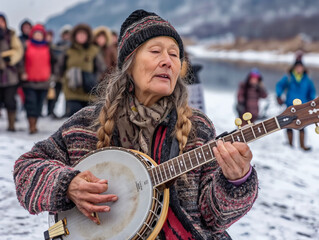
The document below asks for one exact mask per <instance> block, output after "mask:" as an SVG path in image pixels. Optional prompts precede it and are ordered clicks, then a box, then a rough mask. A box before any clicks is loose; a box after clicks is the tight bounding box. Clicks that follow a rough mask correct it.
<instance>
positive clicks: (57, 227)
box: [44, 218, 70, 240]
mask: <svg viewBox="0 0 319 240" xmlns="http://www.w3.org/2000/svg"><path fill="white" fill-rule="evenodd" d="M66 224H67V221H66V218H64V219H63V220H60V221H58V222H57V223H55V224H54V225H52V226H51V227H50V228H49V229H48V230H47V231H45V232H44V239H45V240H50V239H53V238H55V237H59V236H62V235H69V234H70V233H69V230H68V229H67V227H66Z"/></svg>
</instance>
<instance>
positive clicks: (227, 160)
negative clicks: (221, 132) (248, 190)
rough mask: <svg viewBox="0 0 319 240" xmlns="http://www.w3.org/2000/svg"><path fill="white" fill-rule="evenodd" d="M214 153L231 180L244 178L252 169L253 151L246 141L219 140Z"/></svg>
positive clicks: (225, 174) (224, 172) (226, 175)
mask: <svg viewBox="0 0 319 240" xmlns="http://www.w3.org/2000/svg"><path fill="white" fill-rule="evenodd" d="M213 151H214V155H215V157H216V159H217V162H218V164H219V166H220V167H221V169H222V171H223V174H224V176H225V177H226V178H227V179H228V180H231V181H234V180H238V179H241V178H243V177H244V176H245V175H246V174H247V173H248V172H249V169H250V162H251V160H252V157H253V155H252V153H251V151H250V149H249V147H248V145H247V144H246V143H242V142H234V143H230V142H225V143H224V142H223V141H221V140H218V141H217V147H214V148H213Z"/></svg>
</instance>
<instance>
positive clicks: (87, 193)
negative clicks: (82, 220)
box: [67, 171, 118, 224]
mask: <svg viewBox="0 0 319 240" xmlns="http://www.w3.org/2000/svg"><path fill="white" fill-rule="evenodd" d="M107 189H108V183H107V180H105V179H99V178H97V177H95V176H94V175H93V174H92V173H91V172H90V171H85V172H81V173H79V174H78V175H77V176H76V177H74V178H73V179H72V181H71V183H70V185H69V187H68V190H67V196H68V198H69V199H70V200H72V201H73V202H74V203H75V205H76V206H77V208H78V209H79V210H80V211H81V212H82V213H83V214H84V215H85V216H86V217H88V218H89V219H91V220H92V221H93V222H95V223H97V224H98V222H99V220H98V219H97V218H96V217H94V214H93V213H94V212H109V211H110V210H111V208H110V207H109V206H106V205H97V204H98V203H107V202H115V201H117V199H118V198H117V196H116V195H114V194H101V193H103V192H105V191H107Z"/></svg>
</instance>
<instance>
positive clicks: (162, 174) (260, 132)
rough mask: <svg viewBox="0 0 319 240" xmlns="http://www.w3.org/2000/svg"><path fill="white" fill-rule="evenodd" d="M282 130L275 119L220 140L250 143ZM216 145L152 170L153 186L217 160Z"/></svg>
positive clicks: (190, 153)
mask: <svg viewBox="0 0 319 240" xmlns="http://www.w3.org/2000/svg"><path fill="white" fill-rule="evenodd" d="M280 129H281V127H280V124H279V122H278V119H277V117H273V118H270V119H268V120H265V121H263V122H260V123H257V124H255V125H251V126H249V127H244V128H242V129H239V130H237V131H235V132H233V133H231V134H229V135H227V136H225V137H221V138H220V140H222V141H224V142H231V143H233V142H244V143H249V142H252V141H254V140H256V139H258V138H261V137H263V136H265V135H267V134H269V133H272V132H275V131H278V130H280ZM216 144H217V140H215V141H211V142H209V143H207V144H205V145H203V146H201V147H198V148H196V149H194V150H191V151H189V152H187V153H184V154H182V155H180V156H178V157H175V158H172V159H170V160H168V161H166V162H164V163H162V164H159V165H158V166H156V167H154V168H151V169H150V170H149V173H150V176H151V179H152V183H153V186H154V187H157V186H159V185H161V184H163V183H165V182H168V181H170V180H173V179H174V178H176V177H178V176H180V175H182V174H184V173H187V172H189V171H191V170H193V169H195V168H197V167H199V166H201V165H203V164H205V163H208V162H211V161H213V160H215V156H214V153H213V148H214V147H216Z"/></svg>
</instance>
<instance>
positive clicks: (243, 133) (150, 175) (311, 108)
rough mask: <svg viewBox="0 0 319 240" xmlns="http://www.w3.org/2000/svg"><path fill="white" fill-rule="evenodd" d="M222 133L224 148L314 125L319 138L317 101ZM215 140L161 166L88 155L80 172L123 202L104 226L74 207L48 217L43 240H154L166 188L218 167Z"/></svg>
mask: <svg viewBox="0 0 319 240" xmlns="http://www.w3.org/2000/svg"><path fill="white" fill-rule="evenodd" d="M243 119H244V120H245V121H247V123H248V124H247V125H245V126H243V127H241V125H242V120H241V119H240V118H237V119H236V121H235V124H236V125H237V126H238V129H237V130H234V131H233V132H231V133H224V134H222V135H221V136H219V137H217V139H221V140H222V141H224V142H226V141H229V142H245V143H249V142H252V141H254V140H256V139H258V138H261V137H263V136H265V135H268V134H270V133H273V132H276V131H278V130H280V129H284V128H292V129H302V128H304V127H306V126H308V125H310V124H312V123H315V124H316V128H315V131H316V133H318V134H319V125H318V122H319V98H316V99H315V100H313V101H310V102H308V103H305V104H301V101H300V100H299V99H296V100H295V101H294V106H291V107H289V108H287V109H286V110H285V111H284V112H283V113H282V114H280V115H278V116H276V117H273V118H270V119H267V120H265V121H262V122H259V123H256V124H252V123H250V119H251V114H250V113H245V114H244V115H243ZM215 146H216V140H214V141H211V142H209V143H207V144H205V145H203V146H201V147H198V148H196V149H194V150H191V151H189V152H187V153H184V154H182V155H179V156H177V157H175V158H173V159H170V160H168V161H166V162H164V163H162V164H159V165H157V164H156V163H155V162H154V161H153V160H152V159H151V158H150V157H149V156H147V155H145V154H144V153H141V152H138V151H135V150H128V149H124V148H120V147H106V148H101V149H98V150H96V151H93V152H90V153H88V154H87V155H85V156H84V157H83V158H81V159H80V160H79V163H78V164H76V166H75V167H74V168H75V169H77V170H80V171H85V170H89V171H91V172H92V173H93V174H94V175H95V176H96V177H98V178H103V179H106V178H107V179H108V182H109V188H108V190H107V192H108V193H110V194H116V195H117V196H118V197H119V198H118V200H117V201H116V202H109V203H108V205H109V206H110V207H111V209H112V210H111V211H110V212H107V213H99V215H97V214H96V213H95V214H96V216H97V217H98V218H99V220H100V225H97V224H95V223H94V222H92V221H91V220H90V219H88V218H87V217H85V216H84V215H83V214H82V213H81V212H80V211H79V210H78V209H77V208H76V207H74V208H73V209H70V210H68V211H64V212H58V213H56V214H49V225H50V228H49V229H48V230H47V231H45V232H44V239H45V240H49V239H67V240H86V239H92V240H119V239H132V240H141V239H148V240H152V239H155V238H156V236H157V235H158V234H159V232H160V230H161V228H162V226H163V225H164V223H165V220H166V216H167V212H168V207H169V190H168V188H165V187H164V186H165V185H164V184H165V183H167V182H169V181H171V180H173V179H175V178H177V177H178V176H180V175H182V174H185V173H187V172H188V171H191V170H192V169H195V168H197V167H199V166H202V165H204V164H206V163H208V162H211V161H215V157H214V154H213V151H212V149H213V147H215Z"/></svg>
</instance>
